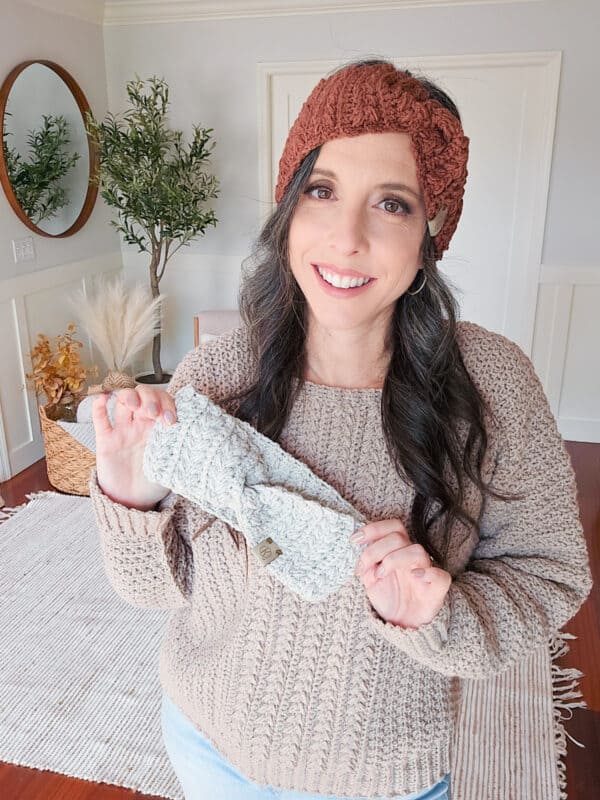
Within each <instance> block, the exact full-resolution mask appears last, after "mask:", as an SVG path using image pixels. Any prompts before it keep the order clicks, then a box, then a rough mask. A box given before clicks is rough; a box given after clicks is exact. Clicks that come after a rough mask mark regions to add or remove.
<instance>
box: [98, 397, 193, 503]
mask: <svg viewBox="0 0 600 800" xmlns="http://www.w3.org/2000/svg"><path fill="white" fill-rule="evenodd" d="M109 397H110V395H109V394H99V395H97V397H95V398H94V402H93V405H92V420H93V422H94V430H95V431H96V472H97V476H98V484H99V486H100V488H101V489H102V491H103V492H104V494H106V495H107V496H108V497H110V499H111V500H115V501H116V502H117V503H121V504H122V505H124V506H127V507H129V508H138V509H140V510H141V511H148V510H149V509H152V508H154V506H155V505H156V504H157V503H158V502H159V501H160V500H162V499H163V498H164V497H166V496H167V495H168V494H169V489H167V488H165V487H164V486H161V485H160V484H158V483H152V482H151V481H148V480H147V479H146V477H145V475H144V471H143V468H142V463H143V456H144V447H145V445H146V440H147V439H148V434H149V433H150V430H151V429H152V426H153V425H155V424H158V425H163V424H167V425H171V424H173V422H175V421H176V419H177V410H176V408H175V400H174V399H173V397H172V395H170V394H169V393H168V392H165V391H163V390H161V389H154V388H152V387H150V386H136V388H135V389H119V390H118V391H117V392H116V393H115V413H114V425H111V423H110V420H109V418H108V411H107V407H106V406H107V403H108V398H109Z"/></svg>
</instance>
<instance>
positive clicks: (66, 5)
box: [24, 0, 106, 25]
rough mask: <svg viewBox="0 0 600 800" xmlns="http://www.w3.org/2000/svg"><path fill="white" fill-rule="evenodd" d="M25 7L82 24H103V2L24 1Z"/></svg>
mask: <svg viewBox="0 0 600 800" xmlns="http://www.w3.org/2000/svg"><path fill="white" fill-rule="evenodd" d="M24 1H25V3H27V5H30V6H36V7H37V8H43V9H44V10H45V11H52V12H53V13H55V14H64V15H65V16H67V17H75V18H76V19H80V20H83V21H84V22H93V23H95V24H96V25H102V24H103V22H104V6H105V5H106V3H105V1H104V0H24Z"/></svg>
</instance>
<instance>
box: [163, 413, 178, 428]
mask: <svg viewBox="0 0 600 800" xmlns="http://www.w3.org/2000/svg"><path fill="white" fill-rule="evenodd" d="M163 417H164V420H165V422H166V423H167V424H168V425H172V424H173V423H174V422H175V414H174V413H173V412H172V411H165V413H164V414H163Z"/></svg>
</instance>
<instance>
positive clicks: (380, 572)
mask: <svg viewBox="0 0 600 800" xmlns="http://www.w3.org/2000/svg"><path fill="white" fill-rule="evenodd" d="M384 572H385V567H384V566H383V564H380V565H379V566H378V567H377V569H376V570H375V575H376V576H377V577H378V578H380V577H381V576H382V575H383V573H384Z"/></svg>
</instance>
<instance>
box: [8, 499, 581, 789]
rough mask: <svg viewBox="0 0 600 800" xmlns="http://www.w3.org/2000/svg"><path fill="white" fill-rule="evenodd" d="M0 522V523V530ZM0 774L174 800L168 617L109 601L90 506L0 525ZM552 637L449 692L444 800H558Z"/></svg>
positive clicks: (569, 697) (35, 509)
mask: <svg viewBox="0 0 600 800" xmlns="http://www.w3.org/2000/svg"><path fill="white" fill-rule="evenodd" d="M2 520H3V521H2ZM0 521H2V524H0V630H1V631H2V646H1V649H0V761H6V762H10V763H14V764H21V765H23V766H29V767H36V768H37V769H47V770H51V771H53V772H58V773H62V774H64V775H71V776H73V777H77V778H83V779H86V780H92V781H98V782H102V783H109V784H116V785H120V786H125V787H128V788H131V789H136V790H138V791H141V792H144V793H145V794H149V795H158V796H161V797H166V798H170V800H183V795H182V793H181V790H180V788H179V784H178V782H177V779H176V778H175V775H174V773H173V772H172V769H171V766H170V763H169V761H168V759H167V756H166V753H165V751H164V749H163V745H162V737H161V731H160V695H161V690H160V685H159V679H158V653H159V647H160V641H161V638H162V634H163V630H164V626H165V623H166V620H167V612H162V611H155V610H152V609H145V608H136V607H135V606H132V605H129V604H128V603H126V602H125V601H123V600H121V599H120V598H119V597H118V595H116V594H115V592H114V591H113V589H112V587H111V586H110V584H109V582H108V579H107V578H106V576H105V574H104V568H103V566H102V556H101V553H100V544H99V539H98V534H97V531H96V524H95V520H94V516H93V512H92V506H91V501H90V499H89V498H88V497H70V496H65V495H61V494H58V493H56V492H40V493H37V494H35V495H31V496H30V502H29V503H28V504H27V505H25V506H22V507H20V508H19V509H12V510H11V509H9V510H6V509H5V510H3V511H0ZM572 638H574V637H573V636H571V635H570V634H568V633H564V632H557V633H556V634H555V635H554V636H553V637H552V639H551V640H550V641H549V643H548V647H546V646H543V647H541V648H539V649H537V650H535V651H534V652H533V653H532V654H531V656H530V657H529V658H528V659H526V660H525V661H523V662H522V663H521V664H519V665H517V666H516V667H515V668H514V669H510V670H508V671H506V672H504V673H502V674H500V675H498V676H495V677H493V678H491V679H489V680H485V681H475V680H473V681H469V680H465V681H461V682H460V693H461V696H462V701H461V703H460V706H459V716H458V720H457V727H456V730H457V736H456V741H455V747H454V753H453V763H452V765H451V766H452V800H565V799H566V798H567V792H566V775H565V755H566V744H567V742H566V740H567V737H568V738H569V739H571V741H573V742H574V743H575V744H577V745H579V746H583V745H582V744H581V743H580V742H576V740H574V739H572V737H570V736H569V735H568V733H567V732H566V730H565V727H564V724H563V722H564V721H565V720H567V719H569V717H570V715H571V714H572V709H573V708H575V707H585V702H584V701H583V700H582V699H581V692H580V691H579V690H578V678H580V677H581V675H582V673H581V672H580V671H579V670H576V669H565V668H561V667H559V666H558V664H556V663H555V662H556V659H557V658H558V657H559V656H561V655H563V654H564V653H565V652H567V650H568V645H567V643H566V640H567V639H572Z"/></svg>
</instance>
